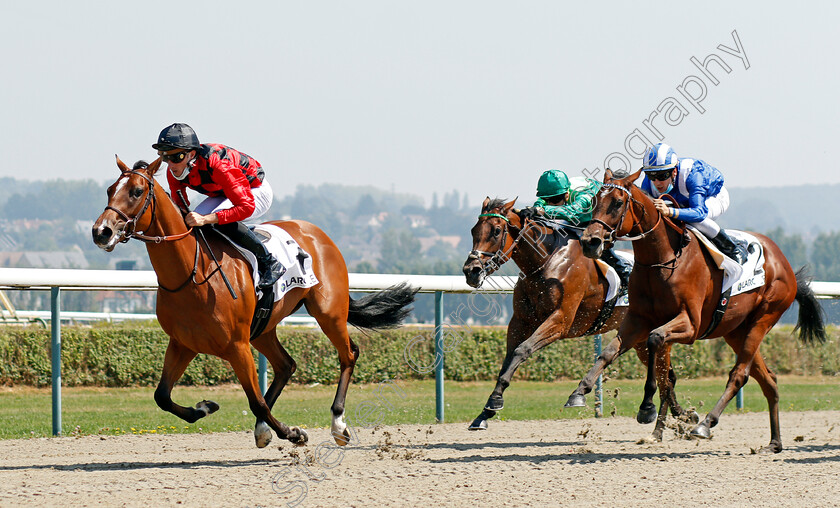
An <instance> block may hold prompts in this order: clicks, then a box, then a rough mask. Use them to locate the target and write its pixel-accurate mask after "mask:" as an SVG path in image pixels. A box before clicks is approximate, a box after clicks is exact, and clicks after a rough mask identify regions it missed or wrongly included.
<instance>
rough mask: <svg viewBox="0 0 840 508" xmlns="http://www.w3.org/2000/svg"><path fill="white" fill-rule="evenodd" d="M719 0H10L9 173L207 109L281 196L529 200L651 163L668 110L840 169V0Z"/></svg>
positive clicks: (684, 150)
mask: <svg viewBox="0 0 840 508" xmlns="http://www.w3.org/2000/svg"><path fill="white" fill-rule="evenodd" d="M707 5H708V3H705V2H692V3H689V4H684V6H683V7H677V6H675V3H672V2H662V3H650V4H648V3H644V2H632V3H631V2H608V3H606V4H605V3H604V2H574V3H571V2H570V3H565V2H559V1H526V2H509V1H508V2H501V1H486V0H482V1H471V2H458V1H452V0H449V1H431V0H425V1H422V2H420V1H416V2H404V1H397V0H383V1H364V0H362V1H341V2H338V1H331V2H277V1H273V2H269V1H264V2H248V1H239V2H230V1H225V2H215V1H202V2H181V1H166V2H160V1H143V2H106V1H78V2H58V1H54V2H43V1H37V0H36V1H28V2H11V1H8V0H6V1H3V2H2V3H0V16H2V19H3V25H4V27H3V30H2V31H0V47H2V50H0V51H2V57H3V58H2V66H3V79H2V81H0V92H2V93H0V111H2V122H0V147H2V151H3V153H4V163H3V164H2V167H1V169H0V176H14V177H18V178H28V179H55V178H69V179H78V178H92V179H95V180H96V181H99V182H103V183H104V182H105V181H106V180H107V181H109V182H110V181H111V180H113V179H115V178H116V166H115V164H114V159H113V157H114V154H115V153H117V154H119V155H120V156H121V157H122V158H123V159H124V160H125V161H126V162H128V163H129V164H130V163H131V162H133V161H134V160H136V159H139V158H145V159H152V158H154V155H155V154H154V151H153V150H152V149H151V147H150V145H151V144H152V143H153V142H154V141H155V137H156V136H157V134H158V132H159V131H160V130H161V129H162V128H163V127H164V126H166V125H168V124H170V123H172V122H186V123H189V124H190V125H192V126H193V127H194V128H195V129H196V131H197V132H198V135H199V137H200V139H201V140H202V141H205V142H219V143H225V144H227V145H230V146H232V147H234V148H237V149H240V150H242V151H244V152H246V153H248V154H250V155H252V156H254V157H255V158H257V159H258V160H259V161H260V162H262V164H263V166H264V167H265V168H266V171H267V174H268V178H269V181H270V182H271V184H272V186H273V187H274V190H275V193H276V194H277V195H278V196H283V195H286V194H290V193H292V192H293V191H294V188H295V187H296V186H298V185H301V184H311V185H319V184H321V183H324V182H334V183H341V184H370V185H375V186H378V187H380V188H383V189H389V188H393V189H394V190H395V191H397V192H411V193H416V194H419V195H421V196H423V197H424V198H425V199H426V204H429V202H430V197H431V195H432V193H433V192H438V194H439V195H442V194H443V193H445V192H450V191H451V190H453V189H458V191H459V192H462V193H463V192H466V193H468V194H469V196H470V201H471V202H473V203H478V202H479V201H480V199H482V198H483V197H484V196H485V195H490V196H501V197H505V196H506V197H513V196H516V195H519V196H520V202H521V203H523V202H530V201H532V200H533V197H534V188H535V186H536V181H537V178H538V177H539V175H540V173H541V172H542V171H543V170H545V169H550V168H561V169H564V170H566V171H567V172H568V173H569V174H571V175H573V174H580V172H581V171H582V170H583V169H584V168H589V169H592V168H596V167H598V168H600V167H604V161H605V158H607V157H608V156H609V155H610V154H611V153H614V152H621V153H624V154H625V156H626V157H628V159H629V155H628V148H626V147H625V142H626V141H627V140H628V136H629V135H631V134H632V133H633V132H634V130H635V129H639V132H640V133H642V134H644V136H646V137H647V140H648V141H651V142H656V141H658V140H657V139H656V137H655V135H654V133H652V132H651V131H650V130H649V129H648V128H647V126H646V125H645V124H643V121H646V120H649V119H650V117H651V115H652V114H653V113H655V112H656V111H657V109H658V108H659V109H661V110H662V113H657V115H658V116H656V117H654V118H653V119H652V120H650V121H649V122H648V123H649V124H650V125H652V126H653V127H654V128H656V129H657V130H658V131H659V133H660V134H661V135H662V136H663V137H664V138H665V139H664V140H665V142H668V143H670V144H671V145H672V146H673V147H674V148H675V149H676V150H677V153H678V154H679V155H680V156H687V157H696V158H703V159H705V160H707V161H708V162H710V163H711V164H713V165H715V166H717V167H719V168H720V169H721V170H722V171H723V173H724V176H725V178H726V182H727V185H728V186H730V187H742V186H754V185H772V186H779V185H797V184H806V183H808V184H814V183H823V182H825V183H840V168H837V167H836V166H835V165H834V159H835V157H836V154H835V151H836V150H837V148H836V147H837V145H838V142H840V100H839V99H838V97H837V96H838V94H840V65H838V64H837V58H838V57H837V55H838V53H840V51H839V50H840V39H838V35H837V32H838V30H837V27H836V22H837V20H838V19H840V7H838V4H837V3H836V2H809V3H805V4H799V5H794V3H793V2H785V3H779V2H759V1H751V2H739V3H737V4H733V3H729V2H720V3H713V4H711V5H713V7H709V6H707ZM802 5H805V6H806V7H803V6H802ZM733 31H736V33H737V37H738V39H739V40H740V45H741V50H740V55H739V54H736V55H733V54H731V53H727V52H726V51H725V50H723V49H719V47H718V46H719V45H723V46H726V47H728V48H730V50H731V51H732V52H735V53H739V46H738V43H737V41H736V40H735V36H734V35H733ZM710 54H715V55H717V56H719V57H721V59H722V61H723V62H724V63H725V64H726V65H727V66H729V68H730V69H731V71H730V72H729V73H727V72H726V71H725V70H723V69H722V68H721V67H720V66H719V65H718V64H717V63H715V62H711V61H709V62H708V68H709V71H710V72H711V74H712V75H713V76H714V77H715V79H717V80H718V81H719V84H718V85H714V84H713V83H712V82H711V80H710V78H709V77H707V76H705V75H704V74H703V73H702V72H701V71H700V70H699V69H698V68H697V67H696V66H695V65H694V64H693V63H692V62H691V61H690V59H691V58H692V57H694V58H696V59H698V60H699V62H703V61H706V58H707V57H708V56H709V55H710ZM747 65H748V66H749V68H746V67H747ZM685 80H688V81H686V84H685V87H684V91H685V92H686V93H687V94H689V95H691V96H694V97H699V96H700V95H702V94H703V89H702V88H701V85H700V84H698V82H699V83H703V85H702V86H703V87H704V88H705V98H704V99H702V101H700V102H699V103H697V104H698V106H697V107H695V106H694V105H692V104H691V103H690V101H689V100H688V99H687V98H686V97H684V96H683V95H682V94H681V93H680V92H679V90H678V87H680V86H681V85H682V84H683V83H684V81H685ZM669 98H671V99H670V100H669ZM677 104H679V106H678V105H677ZM681 108H682V109H681ZM698 108H700V109H704V110H705V112H704V113H702V114H701V113H700V112H699V110H698ZM669 111H670V115H671V116H670V118H669V121H670V122H671V123H672V124H673V125H669V124H668V123H667V122H666V120H665V118H664V113H667V112H669ZM644 142H645V141H644V140H642V139H641V138H635V139H630V140H629V151H633V150H637V151H640V150H641V148H639V146H640V144H641V143H644ZM619 161H620V159H618V158H615V159H614V160H613V161H612V162H611V163H610V164H611V165H612V166H613V167H616V166H620V165H621V163H620V162H619ZM632 165H633V167H638V165H639V161H638V160H632ZM103 205H104V196H103Z"/></svg>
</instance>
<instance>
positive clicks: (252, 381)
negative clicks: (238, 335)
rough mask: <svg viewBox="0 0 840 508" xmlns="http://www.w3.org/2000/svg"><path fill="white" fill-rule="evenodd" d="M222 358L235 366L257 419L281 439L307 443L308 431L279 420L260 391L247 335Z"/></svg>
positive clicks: (298, 443) (299, 443) (295, 442)
mask: <svg viewBox="0 0 840 508" xmlns="http://www.w3.org/2000/svg"><path fill="white" fill-rule="evenodd" d="M222 358H223V359H225V360H227V361H228V362H229V363H230V365H231V367H233V371H234V372H235V373H236V377H237V378H238V379H239V383H240V384H241V385H242V389H243V390H244V391H245V396H246V397H248V405H249V406H250V408H251V412H252V413H253V414H254V416H256V417H257V420H262V421H264V422H266V423H267V424H268V425H269V426H270V427H271V428H272V429H273V430H274V432H275V433H276V434H277V437H279V438H280V439H288V440H289V441H291V442H292V443H294V444H297V445H302V444H306V441H307V440H308V436H307V435H306V432H304V431H303V430H302V429H300V428H298V427H293V428H289V426H287V425H286V424H285V423H282V422H280V421H277V420H276V419H275V418H274V416H273V415H272V414H271V410H270V409H269V408H268V404H266V402H265V399H264V398H263V396H262V393H260V387H259V380H258V379H257V369H256V366H254V357H253V356H252V355H251V346H250V344H249V343H248V342H247V337H246V339H244V340H243V342H238V343H236V344H234V345H233V346H232V347H231V348H230V349H229V350H228V351H227V352H226V353H225V354H224V356H222Z"/></svg>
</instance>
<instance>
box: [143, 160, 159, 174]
mask: <svg viewBox="0 0 840 508" xmlns="http://www.w3.org/2000/svg"><path fill="white" fill-rule="evenodd" d="M160 163H161V158H160V157H158V158H157V159H155V161H154V162H152V163H151V164H149V167H148V168H147V169H146V171H148V172H149V175H151V176H154V175H155V173H157V172H158V169H160Z"/></svg>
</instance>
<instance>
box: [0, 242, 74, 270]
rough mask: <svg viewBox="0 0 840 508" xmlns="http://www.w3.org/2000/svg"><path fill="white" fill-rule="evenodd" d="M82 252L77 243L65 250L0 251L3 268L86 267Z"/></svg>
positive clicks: (0, 262) (0, 264)
mask: <svg viewBox="0 0 840 508" xmlns="http://www.w3.org/2000/svg"><path fill="white" fill-rule="evenodd" d="M88 266H89V263H88V260H87V258H85V254H84V252H82V249H81V248H79V246H78V245H74V246H73V248H72V249H71V250H67V251H24V252H0V267H4V268H82V269H84V268H87V267H88Z"/></svg>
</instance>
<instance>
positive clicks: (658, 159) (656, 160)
mask: <svg viewBox="0 0 840 508" xmlns="http://www.w3.org/2000/svg"><path fill="white" fill-rule="evenodd" d="M678 162H679V161H678V160H677V152H675V151H674V149H673V148H671V147H670V146H668V145H666V144H665V143H657V144H655V145H653V146H652V147H650V148H649V149H648V151H647V153H645V158H644V159H643V162H642V170H644V171H646V172H647V171H662V170H663V169H673V168H675V167H677V163H678Z"/></svg>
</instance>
